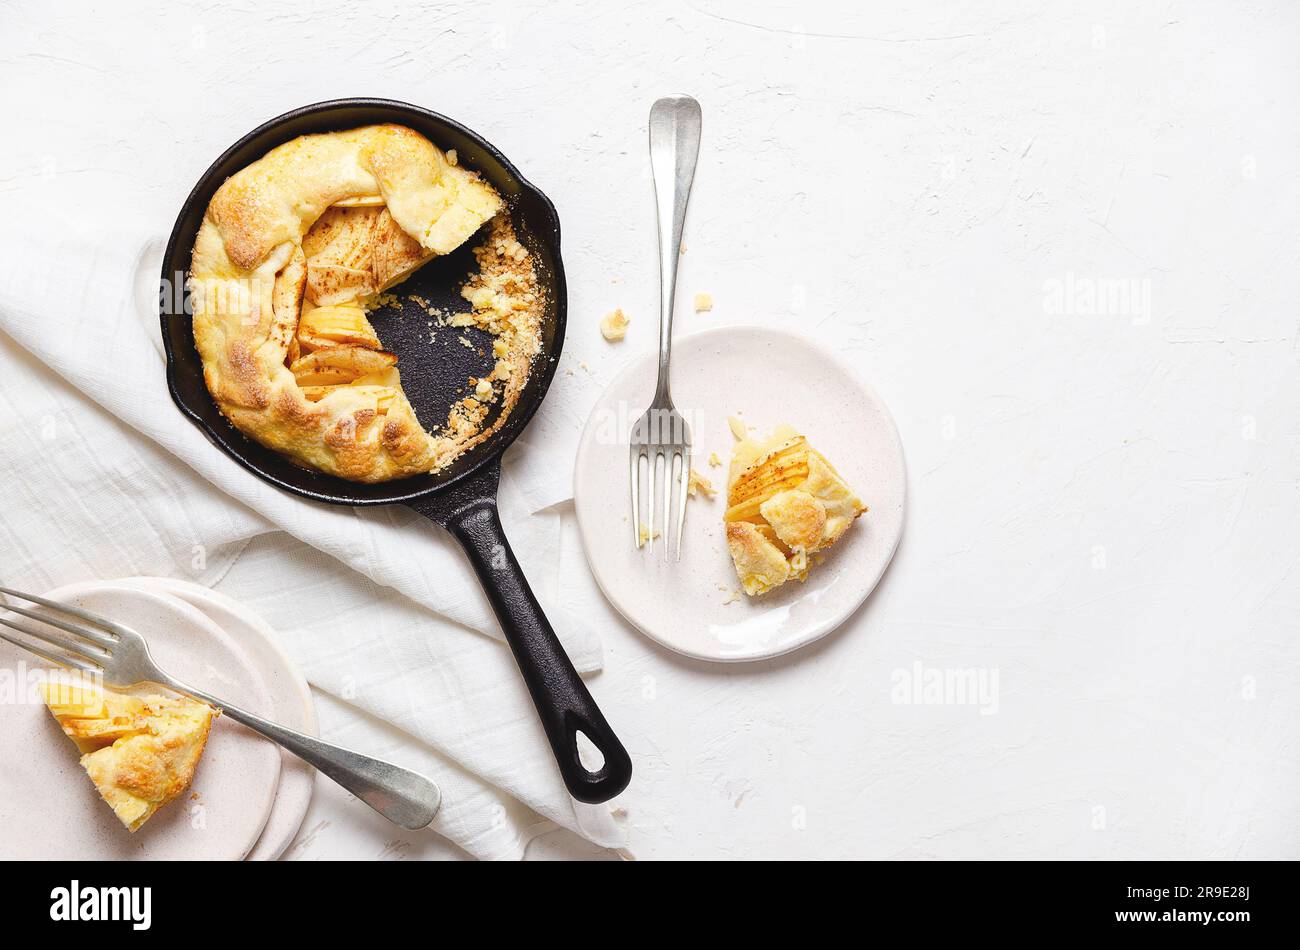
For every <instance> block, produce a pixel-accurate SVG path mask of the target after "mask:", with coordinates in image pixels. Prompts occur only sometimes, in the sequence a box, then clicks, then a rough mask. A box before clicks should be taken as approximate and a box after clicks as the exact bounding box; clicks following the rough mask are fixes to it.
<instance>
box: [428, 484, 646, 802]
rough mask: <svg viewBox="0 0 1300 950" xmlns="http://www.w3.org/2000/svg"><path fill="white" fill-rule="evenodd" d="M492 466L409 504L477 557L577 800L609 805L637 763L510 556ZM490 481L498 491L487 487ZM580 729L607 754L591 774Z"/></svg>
mask: <svg viewBox="0 0 1300 950" xmlns="http://www.w3.org/2000/svg"><path fill="white" fill-rule="evenodd" d="M484 468H485V469H488V470H489V471H487V472H481V473H475V474H474V475H471V476H470V477H469V478H467V479H466V480H465V481H466V482H469V483H470V484H469V485H467V486H452V487H450V488H448V489H446V490H445V491H444V492H440V493H439V495H437V496H434V497H432V498H430V499H429V500H428V501H424V500H420V501H415V502H408V504H410V505H411V507H413V508H415V509H416V510H417V511H419V512H420V513H421V514H423V515H425V516H426V517H428V518H431V519H432V520H434V521H437V522H438V523H439V524H441V525H443V526H444V527H445V528H446V529H447V530H448V531H450V532H451V533H452V535H453V536H455V538H456V540H457V541H459V542H460V544H461V546H462V547H463V548H464V549H465V553H466V554H467V555H468V556H469V561H470V564H471V565H472V566H473V568H474V572H475V573H476V574H477V575H478V579H479V582H480V583H481V584H482V585H483V590H484V592H485V593H486V594H487V596H488V600H489V601H491V603H492V609H493V610H494V611H496V615H497V619H498V620H499V621H500V622H501V629H502V631H504V633H505V635H506V642H508V643H509V644H510V649H511V650H512V651H513V652H514V655H515V662H517V663H518V664H519V669H520V672H522V673H523V677H524V682H525V683H527V684H528V692H529V693H530V694H531V695H532V697H533V705H535V706H536V707H537V714H538V716H539V717H540V718H541V721H542V727H543V728H544V729H545V730H546V738H547V739H548V740H550V743H551V750H552V751H553V752H554V753H555V761H556V763H557V764H558V765H559V767H560V774H561V775H562V776H563V778H564V784H565V786H566V787H567V788H568V789H569V794H570V795H572V796H573V797H574V798H576V799H577V800H578V801H580V802H590V803H596V802H606V801H609V800H610V799H611V798H613V797H614V796H615V795H617V794H618V793H619V792H621V791H623V789H625V788H627V784H628V782H629V781H631V779H632V760H631V759H630V758H629V757H628V754H627V750H626V749H624V748H623V744H622V743H621V742H619V740H618V737H617V736H616V735H614V730H613V729H611V728H610V727H609V723H607V722H606V721H605V717H604V715H602V714H601V711H600V709H599V707H597V706H596V701H595V700H594V699H592V698H591V694H590V693H589V692H588V691H587V687H586V685H585V684H584V683H583V682H582V679H581V678H580V677H579V676H578V673H577V671H576V670H575V669H574V668H573V663H572V661H570V659H569V657H568V654H566V653H565V652H564V647H562V646H561V645H560V641H559V639H558V638H557V637H556V636H555V631H554V630H553V629H551V624H550V621H548V620H547V619H546V615H545V614H544V613H542V608H541V606H540V605H539V604H538V603H537V598H536V597H535V596H533V592H532V589H531V588H529V586H528V580H527V579H526V578H525V577H524V572H523V570H522V569H521V568H520V567H519V562H518V561H517V560H515V555H514V552H513V551H511V550H510V542H509V541H508V540H506V535H505V531H504V530H503V529H502V527H501V517H500V515H499V514H498V513H497V502H496V484H497V479H498V477H499V474H500V464H499V462H496V461H493V462H491V463H489V464H488V465H485V466H484ZM489 478H490V486H489V485H488V484H484V483H486V482H487V481H488V479H489ZM467 488H469V489H474V488H478V489H479V490H477V491H472V490H471V491H467V490H466V489H467ZM484 489H488V490H484ZM470 496H472V497H470ZM579 731H581V732H582V733H583V734H584V735H586V737H587V738H588V739H590V740H591V743H592V745H594V746H595V747H596V748H597V749H599V750H600V754H601V755H602V756H604V759H605V761H604V763H603V764H602V765H601V767H600V769H599V770H598V771H595V772H589V771H588V770H587V768H586V767H585V766H584V765H583V764H582V762H581V761H580V760H579V758H578V741H577V734H578V732H579Z"/></svg>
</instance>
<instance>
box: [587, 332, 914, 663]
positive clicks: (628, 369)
mask: <svg viewBox="0 0 1300 950" xmlns="http://www.w3.org/2000/svg"><path fill="white" fill-rule="evenodd" d="M741 333H743V334H749V335H752V336H757V337H764V336H766V337H776V338H778V339H780V340H784V341H788V342H792V343H795V344H797V345H799V346H802V347H804V348H806V349H809V350H812V351H813V352H814V353H816V354H817V355H818V356H819V357H820V358H821V359H824V360H825V361H827V362H828V363H830V364H831V365H832V366H834V367H835V368H836V369H837V370H839V371H840V372H841V373H842V374H843V375H844V376H845V377H846V378H848V379H850V380H852V381H853V383H854V385H855V386H857V387H858V388H859V389H861V390H862V391H864V392H865V393H866V394H867V395H868V396H869V397H870V401H871V402H872V403H873V404H874V405H876V406H878V407H879V408H880V410H881V412H882V413H883V414H884V418H885V420H886V421H887V422H888V423H889V426H888V428H889V433H890V436H891V439H892V442H893V444H894V448H895V449H896V451H897V456H898V462H899V467H900V472H901V475H902V479H901V482H900V494H899V500H898V514H899V523H898V531H897V533H896V534H895V536H894V538H893V541H892V543H891V545H890V547H889V553H888V555H887V556H886V557H884V558H883V559H882V560H881V564H880V570H879V571H878V572H876V574H875V576H874V577H872V578H870V580H869V582H867V583H864V584H863V586H862V591H861V593H860V594H858V595H857V596H855V597H854V598H852V599H851V601H850V602H849V603H848V604H847V605H846V606H845V608H844V609H843V610H842V611H840V612H837V613H836V614H835V615H833V616H830V617H827V618H826V619H824V620H822V621H819V622H818V623H816V624H814V625H812V626H811V627H810V628H809V630H808V632H807V633H805V634H803V635H801V636H799V637H797V638H796V640H795V642H793V643H790V644H786V645H784V646H782V647H780V648H779V649H765V650H762V651H761V652H755V653H743V654H736V655H731V656H718V655H715V654H709V653H701V652H698V651H694V650H690V649H687V648H685V647H683V646H681V645H679V644H676V643H672V642H669V641H668V640H665V639H664V638H663V637H660V636H658V635H657V634H655V633H653V632H651V631H650V630H647V629H646V628H645V627H644V626H642V625H641V624H640V623H639V622H637V620H636V619H635V618H633V617H632V616H630V615H629V613H628V611H626V610H625V609H624V608H623V605H622V604H620V603H619V601H618V598H616V597H615V596H613V595H612V594H611V593H610V592H609V591H608V590H607V589H606V588H605V584H604V583H603V582H602V581H601V577H600V573H599V572H598V571H597V570H596V568H595V566H594V565H593V564H592V560H591V554H590V553H589V548H590V545H589V544H588V533H589V528H588V526H587V525H586V524H585V522H584V519H583V515H582V505H581V504H579V502H578V499H579V497H580V496H581V494H582V482H583V477H584V473H585V471H586V467H585V466H584V465H583V464H582V459H583V456H584V454H585V453H586V452H587V451H588V448H589V445H590V438H591V433H592V432H593V431H594V429H595V427H596V425H597V418H596V416H597V412H598V410H599V408H600V406H601V404H602V403H603V401H604V399H605V394H606V393H608V392H609V391H610V390H611V389H614V388H615V387H616V386H619V385H621V384H623V383H624V382H625V381H626V380H627V379H628V378H629V377H631V376H632V375H634V374H635V373H637V372H639V371H643V370H642V366H641V364H642V363H647V364H649V365H651V366H653V364H654V361H655V358H656V353H654V352H646V353H642V354H639V355H637V356H635V357H633V358H632V359H631V360H630V361H629V362H628V365H626V366H624V367H623V369H622V370H620V371H619V373H618V374H617V375H616V376H615V377H614V378H613V379H612V380H611V381H610V382H609V383H608V385H606V386H605V387H604V389H602V390H601V392H600V395H599V396H597V398H596V401H595V403H594V404H593V405H592V408H591V412H590V413H588V415H587V421H586V422H585V423H584V425H583V427H582V434H581V435H580V436H579V438H578V450H577V454H576V457H575V459H574V466H573V498H574V505H573V510H574V514H575V517H576V519H577V522H578V537H579V540H580V541H581V543H582V553H583V557H584V558H585V559H586V562H587V568H588V570H589V571H590V573H591V576H592V577H593V578H594V579H595V581H596V586H597V587H598V588H599V589H600V593H601V596H602V597H604V599H605V602H606V603H608V604H609V605H610V606H612V607H613V608H614V609H615V610H616V611H617V612H618V614H619V616H621V617H622V618H623V619H624V620H626V621H627V622H628V623H629V624H630V625H631V626H632V627H633V628H634V629H635V630H636V631H637V632H638V633H640V634H641V635H642V636H644V637H646V638H648V639H650V640H652V641H653V642H655V643H657V644H659V645H660V646H662V647H664V648H665V649H668V650H671V651H672V652H673V653H676V654H678V655H679V656H685V657H689V658H690V659H693V660H701V661H704V662H708V663H721V664H728V665H731V664H740V663H754V662H759V661H762V660H771V659H776V658H777V657H782V656H786V655H788V654H790V653H794V652H795V651H797V650H802V649H803V648H804V647H807V646H808V645H809V644H812V643H815V642H817V641H818V640H820V639H822V638H823V637H826V636H827V635H828V634H830V633H832V632H833V631H835V630H836V629H838V628H839V627H840V626H842V625H843V624H844V623H845V622H847V621H848V620H849V619H850V618H851V617H852V616H853V615H854V614H855V613H857V611H858V610H859V609H860V608H861V607H862V605H863V604H864V603H866V600H867V598H868V597H870V596H871V594H872V593H873V592H874V591H875V589H876V588H877V587H878V586H879V585H880V581H881V578H883V577H884V576H885V572H886V571H888V570H889V566H890V565H891V564H892V563H893V561H894V556H895V555H896V554H897V553H898V548H899V545H900V544H901V543H902V540H903V533H904V531H906V529H907V501H908V488H907V454H906V452H905V451H904V448H903V437H902V434H901V433H900V432H899V431H898V422H897V420H895V419H894V414H893V412H892V411H891V410H890V408H889V404H888V403H886V402H885V400H884V399H883V398H882V397H881V395H880V393H879V392H877V391H876V389H875V387H873V386H872V385H871V384H870V383H868V382H867V381H866V380H865V379H863V378H862V375H861V374H860V373H859V372H858V371H857V370H856V369H855V368H854V367H853V366H851V365H850V364H848V363H847V362H845V361H844V360H843V359H841V358H840V357H839V355H838V354H836V353H835V352H834V351H833V350H831V349H830V348H829V347H827V346H826V345H825V344H823V343H821V342H820V341H818V340H814V339H811V338H809V337H807V336H805V335H803V334H801V333H796V332H794V331H791V330H786V329H783V328H773V327H765V326H759V325H750V324H736V325H727V326H719V327H710V328H708V329H705V330H698V331H695V332H693V333H686V334H682V335H681V336H674V337H673V346H674V347H679V346H681V345H683V344H694V343H700V342H704V341H706V340H708V339H709V338H711V337H717V336H731V337H734V336H735V335H736V334H741ZM591 530H595V526H591Z"/></svg>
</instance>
